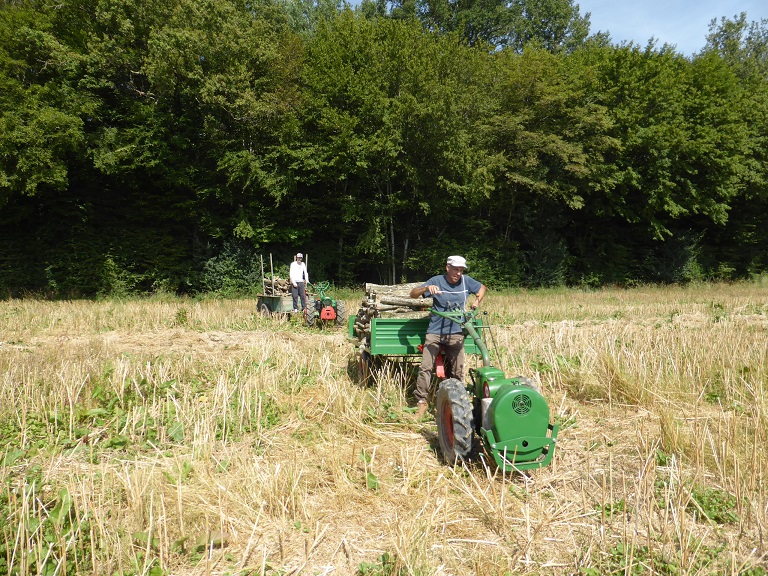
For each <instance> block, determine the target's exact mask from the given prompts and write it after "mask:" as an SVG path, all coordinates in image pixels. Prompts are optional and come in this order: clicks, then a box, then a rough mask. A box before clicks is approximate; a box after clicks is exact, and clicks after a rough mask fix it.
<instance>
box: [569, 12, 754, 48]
mask: <svg viewBox="0 0 768 576" xmlns="http://www.w3.org/2000/svg"><path fill="white" fill-rule="evenodd" d="M574 4H578V5H579V13H580V14H582V15H584V14H586V13H587V12H591V13H592V16H591V18H590V22H591V26H590V32H593V33H594V32H598V31H603V32H609V33H610V35H611V40H612V42H613V43H614V44H620V43H621V42H623V41H627V42H629V41H633V42H634V43H635V44H639V45H640V46H641V47H645V46H646V45H647V44H648V40H649V39H650V38H651V37H654V38H656V39H657V45H658V46H659V47H661V45H662V44H664V43H667V44H674V45H676V46H677V51H678V52H680V53H682V54H684V55H686V56H690V55H691V54H693V53H695V52H698V51H699V50H701V49H702V48H703V47H704V44H705V43H706V36H707V32H708V31H709V23H710V22H711V21H712V19H713V18H716V19H717V21H718V22H719V21H720V18H721V17H722V16H725V17H727V18H731V19H732V18H733V17H734V16H737V15H738V14H740V13H742V12H746V13H747V22H752V21H759V20H760V19H762V18H768V0H574Z"/></svg>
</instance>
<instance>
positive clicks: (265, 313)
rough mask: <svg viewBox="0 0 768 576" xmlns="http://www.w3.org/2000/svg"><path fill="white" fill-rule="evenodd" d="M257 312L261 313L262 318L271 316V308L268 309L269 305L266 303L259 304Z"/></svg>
mask: <svg viewBox="0 0 768 576" xmlns="http://www.w3.org/2000/svg"><path fill="white" fill-rule="evenodd" d="M259 314H261V317H262V318H270V317H271V316H272V310H270V309H269V306H267V305H266V304H262V305H261V306H259Z"/></svg>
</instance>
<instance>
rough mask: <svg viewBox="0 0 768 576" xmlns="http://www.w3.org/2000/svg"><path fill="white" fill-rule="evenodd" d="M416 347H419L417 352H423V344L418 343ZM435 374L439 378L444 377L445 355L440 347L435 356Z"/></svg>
mask: <svg viewBox="0 0 768 576" xmlns="http://www.w3.org/2000/svg"><path fill="white" fill-rule="evenodd" d="M417 348H418V349H419V352H424V344H419V345H418V346H417ZM435 375H436V376H437V377H438V378H439V379H440V380H443V379H444V378H445V356H444V354H443V349H442V348H440V352H438V353H437V356H436V357H435Z"/></svg>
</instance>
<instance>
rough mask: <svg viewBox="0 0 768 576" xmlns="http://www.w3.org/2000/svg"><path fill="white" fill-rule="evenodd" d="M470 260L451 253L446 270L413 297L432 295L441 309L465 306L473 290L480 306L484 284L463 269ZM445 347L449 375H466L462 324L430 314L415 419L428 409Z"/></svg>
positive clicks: (442, 310)
mask: <svg viewBox="0 0 768 576" xmlns="http://www.w3.org/2000/svg"><path fill="white" fill-rule="evenodd" d="M466 269H467V261H466V259H465V258H464V257H463V256H449V257H448V260H447V262H446V265H445V274H442V275H440V276H433V277H432V278H430V279H429V280H427V281H426V282H425V283H424V284H422V285H421V286H417V287H416V288H413V289H412V290H411V292H410V296H411V298H419V297H425V296H426V297H430V296H431V297H432V302H433V304H432V307H433V308H434V309H435V310H439V311H441V312H448V311H451V310H454V309H456V308H460V309H461V310H465V309H466V304H467V298H468V297H469V295H470V294H474V295H475V296H476V297H477V298H476V299H475V301H474V302H472V304H471V305H470V308H472V309H475V308H477V307H478V306H479V305H480V303H481V302H482V301H483V298H484V297H485V285H484V284H481V283H480V282H478V281H477V280H475V279H474V278H472V277H471V276H467V275H466V274H464V272H465V271H466ZM441 349H442V351H443V353H444V356H445V368H446V375H447V376H448V377H449V378H456V379H458V380H463V379H464V334H463V332H462V328H461V325H460V324H458V323H457V322H453V321H451V320H448V319H446V318H444V317H441V316H438V315H437V314H434V313H433V314H430V318H429V326H428V327H427V333H426V336H425V340H424V347H423V349H422V357H421V365H420V366H419V375H418V377H417V379H416V390H415V392H414V396H415V397H416V407H417V410H416V419H417V420H418V419H420V418H421V417H422V416H424V414H425V413H426V412H427V407H428V403H427V397H428V395H429V385H430V381H431V379H432V367H433V366H434V364H435V359H436V357H437V356H438V354H440V350H441Z"/></svg>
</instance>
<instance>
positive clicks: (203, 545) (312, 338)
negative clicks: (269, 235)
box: [0, 283, 768, 576]
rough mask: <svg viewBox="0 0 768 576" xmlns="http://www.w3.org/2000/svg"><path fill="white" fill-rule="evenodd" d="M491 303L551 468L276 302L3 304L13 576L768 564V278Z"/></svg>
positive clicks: (4, 466)
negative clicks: (540, 409) (464, 446)
mask: <svg viewBox="0 0 768 576" xmlns="http://www.w3.org/2000/svg"><path fill="white" fill-rule="evenodd" d="M359 297H362V293H361V294H360V296H359ZM359 297H358V296H357V295H356V294H352V295H350V297H349V298H348V299H347V300H346V307H347V310H350V311H354V310H356V309H357V304H358V298H359ZM486 305H487V306H486V311H487V312H488V313H489V317H490V318H491V320H492V321H493V323H494V324H495V327H494V329H493V332H492V334H493V340H492V342H491V344H492V348H493V349H494V350H495V353H496V355H495V356H494V363H495V364H496V365H498V366H499V367H500V368H502V369H503V370H504V371H505V373H506V374H507V375H509V376H513V375H517V374H523V375H528V376H532V377H534V378H536V379H537V380H539V382H540V383H541V386H542V391H543V394H544V395H545V397H546V398H547V399H548V401H549V403H550V406H551V409H552V413H553V415H554V417H555V419H556V420H557V421H558V422H559V423H560V425H561V431H560V435H559V439H558V448H557V451H556V453H555V458H554V461H553V463H552V465H551V466H549V467H547V468H545V469H542V470H540V471H535V472H532V473H530V474H529V475H510V474H507V475H501V474H500V473H498V472H497V471H495V470H494V469H492V468H486V467H485V466H484V465H483V462H482V461H481V460H475V461H471V462H469V463H467V464H465V465H460V466H457V467H452V466H448V465H446V464H445V463H443V462H442V461H441V460H440V458H439V455H438V454H437V452H436V426H435V424H434V421H432V420H424V421H421V422H417V421H415V420H414V419H413V417H412V415H411V412H410V411H409V409H408V406H409V404H410V403H411V402H412V399H411V397H410V391H411V389H412V386H413V382H412V381H410V380H406V381H403V379H402V378H401V377H400V376H398V375H397V373H396V372H394V373H393V372H383V373H381V375H380V377H379V378H378V379H377V380H376V381H375V382H374V383H373V384H372V385H369V386H368V387H361V386H359V385H358V384H356V383H355V381H354V380H353V379H351V378H350V375H349V370H348V369H349V366H348V364H349V362H350V360H351V359H353V346H352V344H350V343H349V342H348V341H347V339H346V334H345V333H344V332H342V331H341V330H340V329H331V328H327V329H320V328H318V327H314V328H307V327H305V326H302V325H300V324H299V322H297V321H293V322H291V321H286V320H280V319H269V318H261V317H259V316H258V315H257V314H256V313H255V311H256V302H255V301H253V300H226V301H221V300H207V301H202V300H201V301H196V300H181V299H178V300H177V299H165V300H161V299H158V300H147V301H104V302H84V301H72V302H43V301H35V300H6V301H3V302H0V398H2V402H1V403H0V440H1V442H2V444H1V445H2V446H3V448H2V450H3V451H2V453H0V520H1V521H2V536H0V574H19V575H27V574H45V575H54V574H58V575H64V574H89V575H90V574H93V575H112V574H121V575H134V574H135V575H139V574H140V575H148V576H161V575H166V574H167V575H180V576H186V575H208V574H216V575H224V574H227V575H233V576H234V575H243V576H244V575H254V576H255V575H262V574H263V575H288V574H307V575H320V574H322V575H326V574H328V575H330V574H333V575H358V574H359V575H370V576H386V575H431V574H446V575H457V576H458V575H465V574H477V575H496V574H499V575H501V574H557V575H559V574H583V575H597V574H609V573H613V574H734V575H735V574H743V575H749V576H758V575H765V574H768V543H767V542H766V538H768V534H766V533H765V531H766V528H768V505H767V504H766V503H767V502H768V494H766V491H767V490H768V488H766V487H765V486H766V480H768V457H766V450H765V446H766V443H767V441H768V432H767V428H768V426H767V425H768V397H767V396H766V394H767V391H768V346H767V344H768V285H764V284H762V285H761V284H760V283H750V284H739V285H711V286H710V285H706V286H697V287H690V288H679V287H673V288H638V289H633V290H626V291H620V290H602V291H594V292H578V291H565V290H561V291H551V292H550V291H540V292H538V291H537V292H521V293H515V294H512V293H509V294H494V293H489V297H488V298H487V299H486Z"/></svg>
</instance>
